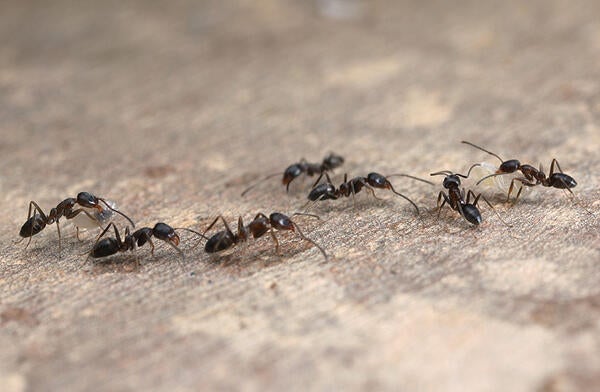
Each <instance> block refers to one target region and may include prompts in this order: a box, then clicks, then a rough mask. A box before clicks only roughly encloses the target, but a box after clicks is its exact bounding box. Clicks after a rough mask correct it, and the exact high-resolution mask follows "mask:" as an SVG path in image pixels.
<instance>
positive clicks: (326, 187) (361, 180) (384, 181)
mask: <svg viewBox="0 0 600 392" xmlns="http://www.w3.org/2000/svg"><path fill="white" fill-rule="evenodd" d="M325 176H326V177H327V182H324V183H322V184H319V185H316V186H315V187H314V188H313V189H312V190H311V191H310V193H309V194H308V200H309V203H310V202H311V201H319V200H336V199H339V198H340V197H342V196H343V197H350V196H352V197H354V195H355V194H357V193H358V192H360V191H361V190H362V189H363V187H364V188H365V189H367V190H368V191H370V192H371V194H372V195H373V197H375V198H376V199H378V197H377V196H375V191H374V190H373V188H377V189H389V190H391V191H392V192H393V193H395V194H396V195H398V196H400V197H402V198H404V199H405V200H407V201H408V202H409V203H410V204H412V205H413V207H415V210H416V211H417V214H419V207H417V205H416V204H415V202H413V201H412V200H411V199H409V198H408V197H406V196H404V195H403V194H402V193H399V192H397V191H396V190H395V189H394V187H393V186H392V184H391V183H390V181H389V180H388V178H390V177H408V178H411V179H413V180H417V181H422V182H426V183H428V184H430V185H434V184H433V183H432V182H430V181H427V180H424V179H422V178H418V177H414V176H411V175H408V174H390V175H388V176H384V175H382V174H379V173H369V174H368V175H367V176H366V177H354V178H352V179H351V180H350V181H348V175H347V174H344V182H343V183H342V184H340V186H339V187H338V188H336V187H335V186H334V185H333V184H332V183H331V178H329V175H328V174H327V173H325ZM321 177H322V175H321V176H320V177H319V179H318V180H317V183H318V182H319V180H320V179H321Z"/></svg>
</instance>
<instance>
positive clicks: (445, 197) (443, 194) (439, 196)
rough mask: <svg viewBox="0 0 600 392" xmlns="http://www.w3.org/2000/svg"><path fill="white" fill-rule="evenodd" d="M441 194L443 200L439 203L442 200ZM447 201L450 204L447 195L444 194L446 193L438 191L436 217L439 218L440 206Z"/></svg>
mask: <svg viewBox="0 0 600 392" xmlns="http://www.w3.org/2000/svg"><path fill="white" fill-rule="evenodd" d="M442 196H443V197H444V201H442V204H440V201H441V200H442ZM446 203H448V205H452V204H451V203H450V199H448V196H446V194H445V193H444V191H440V193H439V194H438V198H437V208H438V215H437V216H438V219H440V213H441V212H442V207H443V206H444V204H446Z"/></svg>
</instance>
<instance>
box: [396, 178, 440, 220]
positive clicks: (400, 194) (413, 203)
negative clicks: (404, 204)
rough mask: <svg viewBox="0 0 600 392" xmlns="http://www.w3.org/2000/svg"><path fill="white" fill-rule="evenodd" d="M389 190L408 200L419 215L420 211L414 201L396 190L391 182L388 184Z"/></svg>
mask: <svg viewBox="0 0 600 392" xmlns="http://www.w3.org/2000/svg"><path fill="white" fill-rule="evenodd" d="M388 183H389V182H388ZM432 185H433V184H432ZM390 190H391V191H392V192H394V193H395V194H396V195H398V196H400V197H402V198H404V199H405V200H406V201H408V202H409V203H410V204H412V205H413V207H415V210H417V215H419V214H420V212H419V207H417V205H416V204H415V202H414V201H412V200H411V199H409V198H408V197H406V196H404V195H403V194H402V193H400V192H396V190H395V189H394V186H393V185H392V184H390Z"/></svg>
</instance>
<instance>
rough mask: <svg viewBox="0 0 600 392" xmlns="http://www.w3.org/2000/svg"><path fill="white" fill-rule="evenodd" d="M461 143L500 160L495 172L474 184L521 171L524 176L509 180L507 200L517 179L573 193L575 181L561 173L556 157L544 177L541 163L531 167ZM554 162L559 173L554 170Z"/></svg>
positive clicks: (533, 184) (523, 183)
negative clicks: (537, 167)
mask: <svg viewBox="0 0 600 392" xmlns="http://www.w3.org/2000/svg"><path fill="white" fill-rule="evenodd" d="M462 143H464V144H468V145H469V146H472V147H475V148H477V149H478V150H481V151H483V152H486V153H488V154H490V155H492V156H495V157H496V158H498V159H499V160H500V162H501V164H500V166H499V167H498V170H496V172H495V173H493V174H490V175H488V176H485V177H483V178H482V179H480V180H479V181H477V184H476V185H479V184H480V183H481V182H482V181H484V180H486V179H488V178H490V177H494V176H501V175H503V174H509V173H514V172H516V171H521V173H523V175H524V176H525V178H522V177H518V178H513V179H512V181H511V182H510V187H509V188H508V195H507V197H506V201H507V202H508V201H509V200H510V194H511V193H512V190H513V188H514V185H515V181H519V182H520V183H521V184H522V185H524V186H529V187H532V186H536V185H540V184H541V185H542V186H545V187H553V188H558V189H566V190H567V191H569V192H570V193H571V195H573V191H571V189H570V188H575V186H577V182H576V181H575V179H574V178H573V177H571V176H569V175H567V174H565V173H563V171H562V169H561V168H560V165H559V164H558V161H557V160H556V159H552V163H551V164H550V175H549V176H548V177H546V174H545V173H544V170H543V168H542V165H541V164H540V168H539V169H536V168H535V167H533V166H531V165H526V164H521V162H519V161H518V160H517V159H509V160H508V161H505V160H503V159H502V158H500V156H498V155H497V154H494V153H493V152H491V151H488V150H486V149H484V148H482V147H479V146H478V145H475V144H473V143H471V142H466V141H464V140H463V141H462ZM555 164H556V167H557V168H558V171H559V172H560V173H555V172H554V165H555ZM478 165H479V164H477V163H476V164H475V165H473V166H478ZM522 190H523V186H521V187H520V188H519V191H518V192H517V197H516V198H515V203H516V202H517V200H518V199H519V196H520V195H521V191H522Z"/></svg>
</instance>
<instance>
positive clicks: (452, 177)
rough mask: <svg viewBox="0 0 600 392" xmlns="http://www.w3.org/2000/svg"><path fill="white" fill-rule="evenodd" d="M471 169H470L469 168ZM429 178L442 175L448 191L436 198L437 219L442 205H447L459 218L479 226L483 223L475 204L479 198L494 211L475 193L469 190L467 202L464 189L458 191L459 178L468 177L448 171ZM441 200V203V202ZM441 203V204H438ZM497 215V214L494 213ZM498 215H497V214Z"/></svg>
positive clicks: (442, 192) (441, 192) (434, 174)
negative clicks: (456, 212)
mask: <svg viewBox="0 0 600 392" xmlns="http://www.w3.org/2000/svg"><path fill="white" fill-rule="evenodd" d="M471 168H472V167H471ZM469 172H470V170H469ZM430 175H431V176H439V175H443V176H445V178H444V182H443V185H444V188H446V189H447V190H448V194H445V193H444V191H440V193H439V194H438V198H437V207H438V218H439V216H440V212H441V211H442V207H443V206H444V204H446V203H448V206H450V208H452V209H453V210H455V211H458V213H459V214H460V216H462V217H463V218H465V220H467V222H469V223H472V224H474V225H476V226H477V225H479V224H481V222H483V218H482V217H481V213H480V212H479V209H478V208H477V203H478V202H479V198H480V197H481V198H482V199H483V200H484V201H485V202H486V203H487V205H488V206H490V208H491V209H492V210H494V211H496V210H495V209H494V207H493V206H492V205H491V204H490V202H489V201H487V199H486V198H485V197H484V196H483V195H482V194H481V193H480V194H478V195H477V196H476V195H475V193H474V192H473V191H472V190H470V189H469V191H468V192H467V200H465V189H464V188H463V189H462V191H461V190H460V177H462V178H468V177H469V175H468V174H467V175H466V176H465V175H464V174H458V173H453V172H451V171H449V170H442V171H439V172H436V173H431V174H430ZM471 196H472V197H473V202H472V203H471ZM442 198H443V201H442ZM440 202H441V203H440ZM496 214H497V213H496ZM497 215H498V214H497ZM498 218H500V220H501V221H502V222H503V223H504V224H506V225H507V226H510V225H509V224H508V223H506V222H504V220H503V219H502V217H500V215H498Z"/></svg>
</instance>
